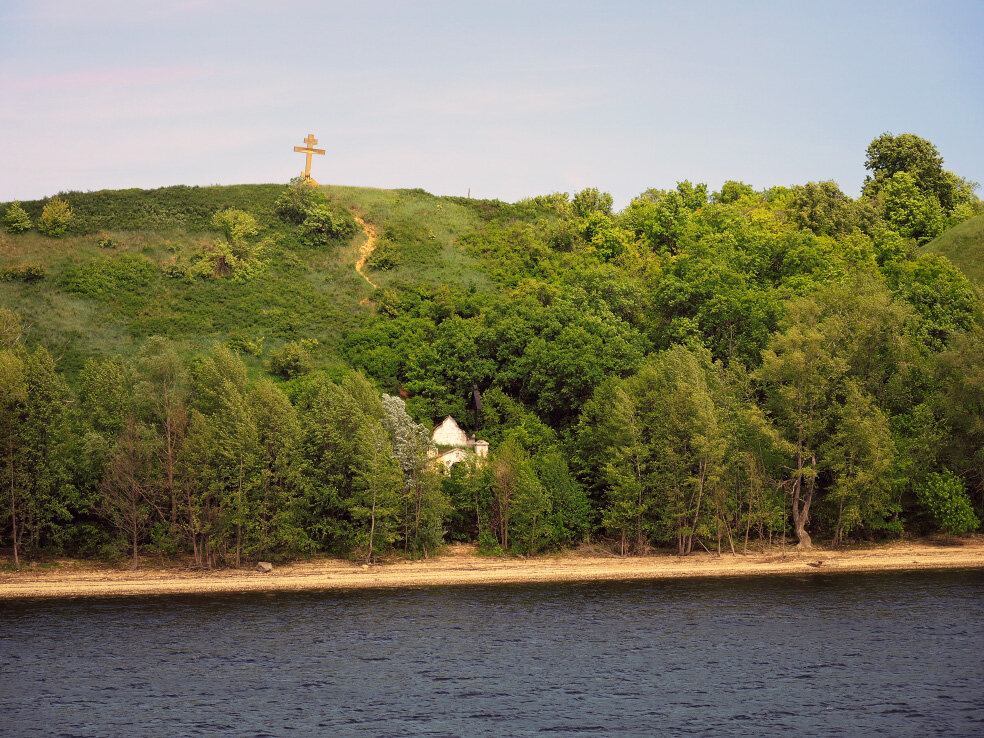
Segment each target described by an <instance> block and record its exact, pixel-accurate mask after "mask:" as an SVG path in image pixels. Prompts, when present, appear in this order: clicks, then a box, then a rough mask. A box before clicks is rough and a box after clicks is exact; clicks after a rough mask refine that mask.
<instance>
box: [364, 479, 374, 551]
mask: <svg viewBox="0 0 984 738" xmlns="http://www.w3.org/2000/svg"><path fill="white" fill-rule="evenodd" d="M375 537H376V490H375V488H374V489H373V491H372V510H370V512H369V553H367V554H366V563H367V564H369V563H371V562H372V542H373V539H374V538H375Z"/></svg>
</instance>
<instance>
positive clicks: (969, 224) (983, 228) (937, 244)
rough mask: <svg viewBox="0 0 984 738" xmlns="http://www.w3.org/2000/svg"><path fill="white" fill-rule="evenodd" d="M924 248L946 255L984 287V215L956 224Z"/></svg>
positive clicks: (976, 283)
mask: <svg viewBox="0 0 984 738" xmlns="http://www.w3.org/2000/svg"><path fill="white" fill-rule="evenodd" d="M924 248H925V250H926V252H928V253H933V254H942V255H943V256H945V257H946V258H947V259H949V260H950V261H952V262H953V263H954V264H955V265H956V266H958V267H959V268H960V271H962V272H963V273H964V274H966V275H967V277H968V278H969V279H970V280H971V281H972V282H973V283H974V284H975V285H977V287H978V288H979V289H984V215H978V216H977V217H976V218H971V219H970V220H966V221H964V222H963V223H960V224H958V225H956V226H954V227H953V228H951V229H950V230H948V231H947V232H946V233H944V234H943V235H942V236H940V237H938V238H936V239H934V240H932V241H930V242H929V243H928V244H926V246H925V247H924Z"/></svg>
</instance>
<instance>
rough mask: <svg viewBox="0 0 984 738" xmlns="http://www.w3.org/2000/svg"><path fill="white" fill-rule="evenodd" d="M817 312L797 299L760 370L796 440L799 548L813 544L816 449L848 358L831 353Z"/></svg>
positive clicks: (792, 484) (793, 483) (794, 497)
mask: <svg viewBox="0 0 984 738" xmlns="http://www.w3.org/2000/svg"><path fill="white" fill-rule="evenodd" d="M818 312H819V311H818V308H817V305H816V303H814V302H812V301H809V300H802V301H799V302H797V303H795V304H794V307H793V314H794V316H796V318H797V319H796V320H795V322H794V323H793V325H792V326H790V327H789V328H788V329H786V330H785V331H783V332H777V333H776V334H774V335H773V337H772V340H771V341H770V342H769V347H768V348H767V349H765V351H763V352H762V366H761V367H760V368H759V370H758V371H757V373H756V376H757V377H758V379H760V380H761V381H762V382H763V383H764V385H765V389H766V393H767V396H768V400H769V405H770V407H771V410H772V413H773V417H774V418H775V419H776V421H777V423H778V425H779V426H780V427H781V428H782V429H783V431H784V432H785V434H786V437H787V439H788V440H789V441H790V442H791V443H792V446H793V466H792V468H791V470H790V472H791V474H790V477H789V479H788V480H787V487H788V490H789V494H790V497H791V504H792V518H793V530H794V532H795V534H796V539H797V541H798V543H797V545H798V546H799V547H800V548H810V547H812V545H813V544H812V540H811V537H810V534H809V533H808V532H807V529H806V528H807V526H808V525H809V522H810V508H811V506H812V504H813V496H814V493H815V491H816V486H817V476H818V471H819V469H818V463H817V454H818V453H819V451H820V446H821V444H822V443H823V441H824V439H825V432H826V430H827V418H826V410H827V400H828V398H829V397H830V396H831V395H833V394H834V391H835V387H836V386H837V383H838V382H839V381H840V378H841V377H842V376H843V374H844V373H845V372H846V370H847V366H846V362H845V361H844V360H843V359H842V358H840V357H837V356H835V355H834V354H832V353H831V351H830V345H829V343H828V341H827V337H826V336H825V335H824V333H823V332H822V330H821V326H820V325H819V322H820V321H819V319H818V318H819V316H818Z"/></svg>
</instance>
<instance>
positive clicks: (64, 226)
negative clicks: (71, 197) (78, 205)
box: [38, 197, 72, 238]
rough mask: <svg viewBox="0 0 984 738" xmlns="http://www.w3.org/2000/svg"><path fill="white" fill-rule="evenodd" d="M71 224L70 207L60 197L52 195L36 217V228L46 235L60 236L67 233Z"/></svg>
mask: <svg viewBox="0 0 984 738" xmlns="http://www.w3.org/2000/svg"><path fill="white" fill-rule="evenodd" d="M71 224H72V209H71V208H70V207H69V206H68V203H67V202H65V201H64V200H62V199H61V198H60V197H53V198H51V199H50V200H49V201H48V204H47V205H45V206H44V210H42V211H41V217H40V218H39V219H38V230H39V231H41V232H42V233H43V234H45V235H46V236H51V237H52V238H61V237H62V236H64V235H65V234H66V233H68V227H69V226H70V225H71Z"/></svg>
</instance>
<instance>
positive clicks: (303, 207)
mask: <svg viewBox="0 0 984 738" xmlns="http://www.w3.org/2000/svg"><path fill="white" fill-rule="evenodd" d="M327 205H328V196H327V195H325V193H324V191H323V190H321V189H320V188H319V187H318V186H317V185H315V184H313V183H312V182H311V181H310V180H308V179H304V178H303V177H295V178H294V179H292V180H291V182H290V185H288V187H287V189H285V190H284V191H283V192H282V193H281V194H280V196H279V197H278V198H277V201H276V202H275V203H274V210H276V212H277V215H279V216H280V218H281V219H282V220H283V221H284V222H286V223H291V224H293V225H300V224H301V223H303V222H304V219H305V218H307V216H308V214H309V213H310V212H311V211H313V210H314V209H315V208H316V207H320V206H327Z"/></svg>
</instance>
